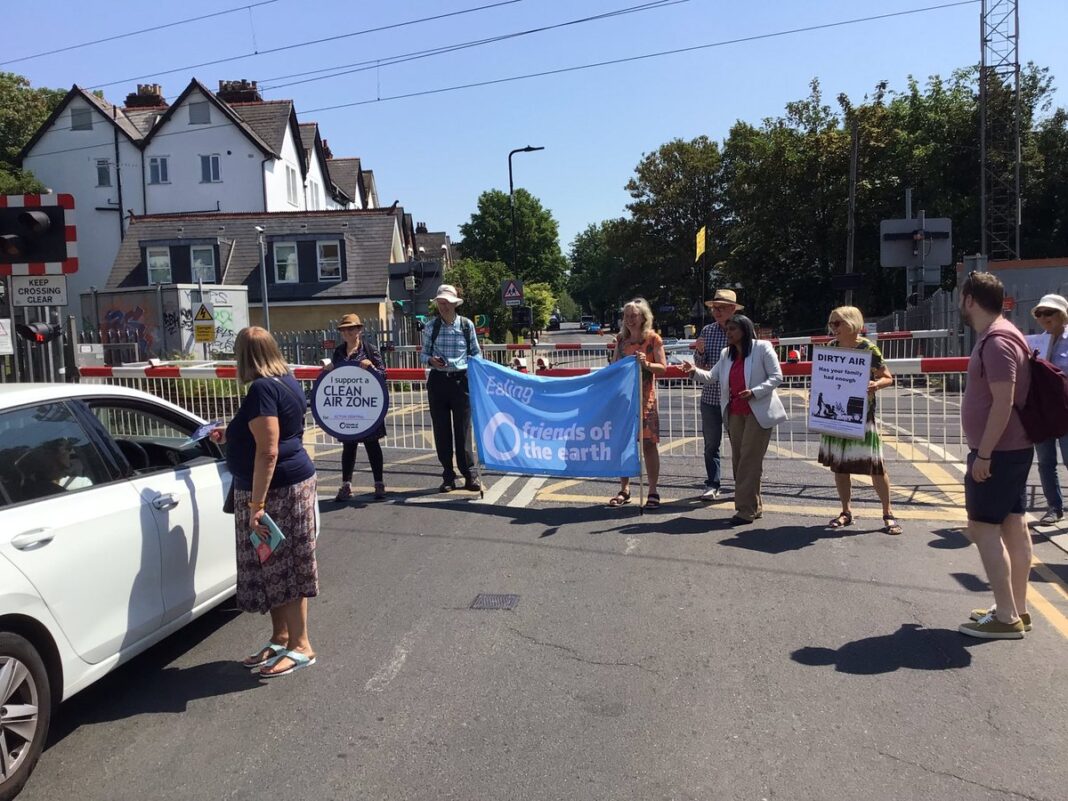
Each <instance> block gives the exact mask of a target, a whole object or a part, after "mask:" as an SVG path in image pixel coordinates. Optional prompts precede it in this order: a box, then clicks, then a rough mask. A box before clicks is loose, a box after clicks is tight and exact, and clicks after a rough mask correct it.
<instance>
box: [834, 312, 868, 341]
mask: <svg viewBox="0 0 1068 801" xmlns="http://www.w3.org/2000/svg"><path fill="white" fill-rule="evenodd" d="M836 315H837V317H838V319H840V320H841V321H842V322H843V323H845V324H846V325H847V326H849V327H850V328H851V329H852V331H853V333H854V334H856V335H857V336H860V335H861V334H863V333H864V314H863V313H862V312H861V311H860V309H858V308H857V307H856V306H839V307H838V308H836V309H831V313H830V314H829V315H827V319H828V320H830V318H832V317H834V316H836ZM828 328H830V326H828ZM831 333H832V334H833V333H834V332H833V331H832V332H831Z"/></svg>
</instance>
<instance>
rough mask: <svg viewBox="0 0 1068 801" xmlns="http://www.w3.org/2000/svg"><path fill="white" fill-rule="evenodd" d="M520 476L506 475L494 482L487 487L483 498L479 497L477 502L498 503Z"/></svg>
mask: <svg viewBox="0 0 1068 801" xmlns="http://www.w3.org/2000/svg"><path fill="white" fill-rule="evenodd" d="M516 479H518V476H504V477H503V478H500V479H498V480H497V481H495V482H493V486H491V487H490V488H489V489H487V490H486V491H485V493H484V495H483V497H482V498H479V499H477V500H476V501H475V503H497V501H499V500H500V499H501V496H502V495H504V493H505V492H507V491H508V488H509V487H510V486H512V485H513V484H514V483H515V482H516Z"/></svg>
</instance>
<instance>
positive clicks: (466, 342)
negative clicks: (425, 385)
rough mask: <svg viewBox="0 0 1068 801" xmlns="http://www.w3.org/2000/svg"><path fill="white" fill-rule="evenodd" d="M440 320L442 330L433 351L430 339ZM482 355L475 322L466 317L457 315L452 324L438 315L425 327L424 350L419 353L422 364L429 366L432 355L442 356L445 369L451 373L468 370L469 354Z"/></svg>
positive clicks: (435, 341)
mask: <svg viewBox="0 0 1068 801" xmlns="http://www.w3.org/2000/svg"><path fill="white" fill-rule="evenodd" d="M439 320H440V321H441V330H439V331H438V336H437V339H435V340H434V349H433V353H431V349H430V340H431V339H432V338H433V337H434V327H435V326H436V325H438V321H439ZM465 328H466V329H467V332H466V333H465V331H464V329H465ZM481 355H482V348H480V347H479V346H478V337H477V336H476V335H475V324H474V323H472V322H471V321H470V320H468V319H467V318H466V317H461V316H460V315H456V319H455V320H453V321H452V324H451V325H450V324H449V323H446V322H445V321H444V320H442V319H441V318H440V317H437V318H435V319H433V320H431V321H429V322H428V323H427V324H426V325H425V326H424V327H423V352H422V353H420V354H419V361H420V362H421V363H422V364H425V365H428V366H429V365H430V357H431V356H440V357H441V358H442V359H444V360H445V368H444V369H445V371H446V372H450V373H451V372H456V371H457V370H466V369H467V357H468V356H481ZM430 369H432V370H441V369H442V368H440V367H433V366H431V368H430Z"/></svg>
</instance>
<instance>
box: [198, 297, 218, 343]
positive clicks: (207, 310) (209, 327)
mask: <svg viewBox="0 0 1068 801" xmlns="http://www.w3.org/2000/svg"><path fill="white" fill-rule="evenodd" d="M193 341H194V342H196V343H197V344H200V343H202V342H204V343H206V342H214V341H215V307H214V306H212V305H211V304H210V303H201V304H200V307H199V308H198V309H197V311H196V314H194V315H193Z"/></svg>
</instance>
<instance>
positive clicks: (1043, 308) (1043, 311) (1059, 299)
mask: <svg viewBox="0 0 1068 801" xmlns="http://www.w3.org/2000/svg"><path fill="white" fill-rule="evenodd" d="M1031 315H1032V316H1033V317H1034V318H1035V320H1037V321H1038V325H1039V327H1040V328H1041V329H1042V331H1043V333H1041V334H1039V335H1038V336H1037V337H1035V338H1034V339H1033V340H1032V342H1033V347H1035V348H1036V349H1037V350H1038V355H1039V356H1041V357H1042V358H1044V359H1046V360H1047V361H1049V362H1050V363H1051V364H1052V365H1053V366H1054V367H1057V368H1059V369H1060V370H1061V371H1062V372H1064V373H1068V299H1065V298H1064V296H1063V295H1055V294H1049V295H1044V296H1043V297H1042V300H1040V301H1039V302H1038V305H1036V306H1035V307H1034V308H1033V309H1031ZM1058 449H1059V450H1060V452H1061V463H1062V464H1064V465H1065V466H1068V435H1065V436H1063V437H1061V438H1060V439H1048V440H1046V441H1045V442H1036V443H1035V452H1036V453H1037V454H1038V476H1039V478H1040V479H1041V481H1042V494H1043V495H1044V496H1045V497H1046V513H1045V514H1044V515H1043V516H1042V518H1041V519H1040V520H1039V521H1038V525H1040V526H1052V525H1054V524H1056V523H1057V522H1058V521H1060V520H1061V519H1063V518H1064V496H1063V495H1062V494H1061V484H1060V479H1059V478H1058V477H1057V451H1058Z"/></svg>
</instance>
